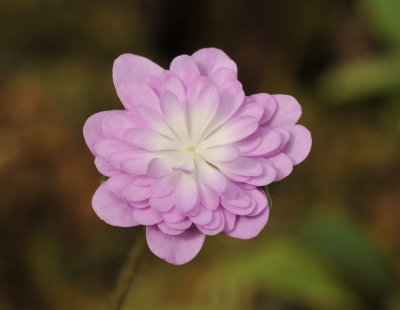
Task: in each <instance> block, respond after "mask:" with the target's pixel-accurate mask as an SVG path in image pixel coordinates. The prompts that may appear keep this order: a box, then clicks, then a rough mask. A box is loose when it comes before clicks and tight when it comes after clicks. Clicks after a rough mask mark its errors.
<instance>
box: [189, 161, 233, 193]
mask: <svg viewBox="0 0 400 310" xmlns="http://www.w3.org/2000/svg"><path fill="white" fill-rule="evenodd" d="M196 166H197V171H198V174H199V180H200V182H201V183H203V184H205V185H207V186H208V187H209V188H211V189H213V190H214V191H216V192H218V193H222V192H223V191H225V189H226V187H227V179H226V177H225V176H224V175H223V174H222V173H221V172H220V171H218V170H217V169H215V168H214V167H212V166H211V165H209V164H208V163H206V162H205V161H204V160H202V159H199V158H197V159H196Z"/></svg>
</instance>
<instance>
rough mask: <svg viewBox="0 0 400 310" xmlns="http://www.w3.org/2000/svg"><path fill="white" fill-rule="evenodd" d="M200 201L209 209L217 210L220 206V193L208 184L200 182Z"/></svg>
mask: <svg viewBox="0 0 400 310" xmlns="http://www.w3.org/2000/svg"><path fill="white" fill-rule="evenodd" d="M199 190H200V202H201V204H202V206H204V207H205V208H207V209H208V210H211V211H212V210H215V209H216V208H218V206H219V195H218V194H217V193H216V192H215V191H214V190H212V189H210V188H209V187H208V186H206V185H203V184H200V185H199Z"/></svg>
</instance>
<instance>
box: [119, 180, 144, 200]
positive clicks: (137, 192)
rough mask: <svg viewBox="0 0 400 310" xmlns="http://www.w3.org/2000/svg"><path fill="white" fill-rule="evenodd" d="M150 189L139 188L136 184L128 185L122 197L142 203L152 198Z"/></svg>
mask: <svg viewBox="0 0 400 310" xmlns="http://www.w3.org/2000/svg"><path fill="white" fill-rule="evenodd" d="M150 193H151V191H150V187H143V186H137V185H136V184H133V183H130V184H128V185H127V186H126V187H125V188H124V190H123V192H122V196H123V197H124V198H125V199H126V200H129V201H133V202H136V201H142V200H145V199H148V198H149V197H150Z"/></svg>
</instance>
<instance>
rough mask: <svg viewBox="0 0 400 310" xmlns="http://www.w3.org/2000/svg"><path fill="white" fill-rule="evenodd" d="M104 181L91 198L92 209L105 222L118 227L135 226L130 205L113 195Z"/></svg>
mask: <svg viewBox="0 0 400 310" xmlns="http://www.w3.org/2000/svg"><path fill="white" fill-rule="evenodd" d="M106 183H107V182H104V183H103V184H101V185H100V187H99V188H98V189H97V191H96V193H95V194H94V196H93V199H92V205H93V209H94V211H95V212H96V214H97V216H98V217H99V218H101V219H102V220H103V221H104V222H106V223H107V224H110V225H113V226H120V227H131V226H136V225H138V223H137V222H136V221H135V220H134V218H133V213H132V209H133V208H132V207H131V206H130V205H129V204H128V203H127V202H125V201H123V200H121V199H119V198H118V197H117V196H115V195H114V194H113V193H112V192H111V191H110V190H109V189H108V187H107V185H106Z"/></svg>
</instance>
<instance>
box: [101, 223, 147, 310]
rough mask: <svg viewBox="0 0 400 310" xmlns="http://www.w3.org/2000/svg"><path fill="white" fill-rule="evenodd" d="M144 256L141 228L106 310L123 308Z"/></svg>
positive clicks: (143, 238)
mask: <svg viewBox="0 0 400 310" xmlns="http://www.w3.org/2000/svg"><path fill="white" fill-rule="evenodd" d="M145 254H146V239H145V237H144V233H143V228H142V227H141V231H140V233H139V234H138V236H137V237H136V239H135V243H134V244H133V247H132V249H131V251H130V253H129V258H128V261H127V262H126V264H125V266H124V267H123V268H122V270H121V273H120V275H119V278H118V280H117V284H116V286H115V289H114V291H113V293H112V294H111V297H110V299H109V301H108V303H107V305H106V307H105V309H106V310H121V309H122V308H123V306H124V303H125V299H126V296H127V294H128V292H129V290H130V288H131V286H132V285H133V284H134V282H135V280H136V278H137V276H138V273H139V271H140V270H141V266H142V264H143V261H144V260H143V258H144V257H145V256H146V255H145Z"/></svg>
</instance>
